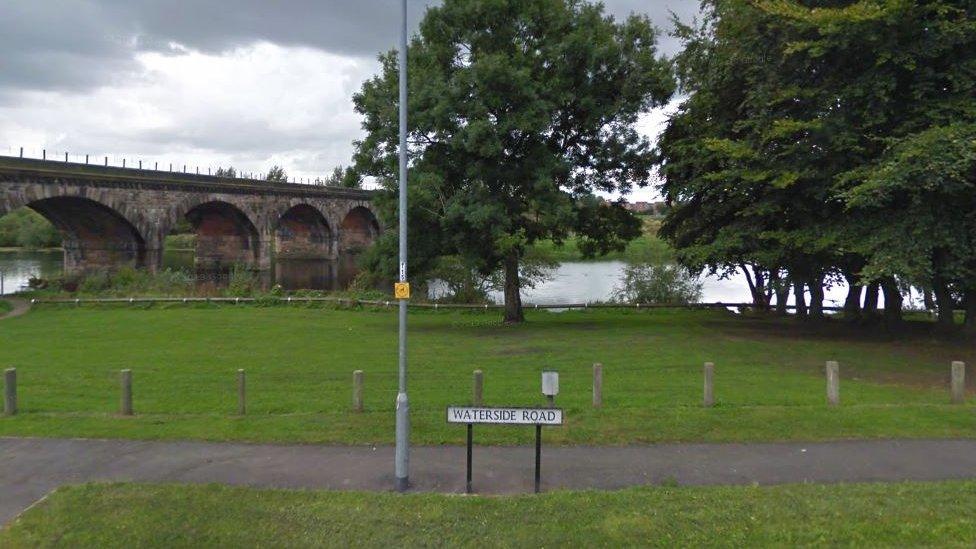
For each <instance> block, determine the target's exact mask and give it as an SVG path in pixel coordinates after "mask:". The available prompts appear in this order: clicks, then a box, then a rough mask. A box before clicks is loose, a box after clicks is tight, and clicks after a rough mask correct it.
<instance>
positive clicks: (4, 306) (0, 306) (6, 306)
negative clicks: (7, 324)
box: [0, 299, 13, 316]
mask: <svg viewBox="0 0 976 549" xmlns="http://www.w3.org/2000/svg"><path fill="white" fill-rule="evenodd" d="M11 309H13V306H12V305H10V302H9V301H4V300H2V299H0V316H3V315H5V314H7V313H9V312H10V310H11Z"/></svg>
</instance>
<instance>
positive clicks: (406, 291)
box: [393, 282, 410, 299]
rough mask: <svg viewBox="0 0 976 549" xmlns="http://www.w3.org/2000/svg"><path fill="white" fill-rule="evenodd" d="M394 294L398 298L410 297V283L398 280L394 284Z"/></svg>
mask: <svg viewBox="0 0 976 549" xmlns="http://www.w3.org/2000/svg"><path fill="white" fill-rule="evenodd" d="M393 296H394V297H396V298H397V299H410V283H409V282H396V283H394V284H393Z"/></svg>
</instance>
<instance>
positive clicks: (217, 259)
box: [161, 196, 270, 271]
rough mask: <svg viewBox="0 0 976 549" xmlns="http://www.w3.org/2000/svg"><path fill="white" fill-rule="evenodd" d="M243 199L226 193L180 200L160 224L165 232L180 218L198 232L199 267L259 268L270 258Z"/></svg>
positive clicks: (253, 217) (251, 213)
mask: <svg viewBox="0 0 976 549" xmlns="http://www.w3.org/2000/svg"><path fill="white" fill-rule="evenodd" d="M249 210H250V208H248V206H247V204H246V203H244V202H243V201H238V200H234V199H233V198H229V197H223V196H200V197H194V198H190V199H187V200H183V201H181V202H180V203H179V204H178V205H177V206H176V207H175V208H174V209H173V210H172V212H171V215H170V216H168V217H169V218H168V219H167V220H166V222H165V223H164V224H163V225H162V226H161V232H162V234H163V236H164V237H165V235H166V234H168V233H169V231H170V230H172V228H173V227H175V226H176V224H177V223H178V221H179V220H180V219H186V220H187V221H189V222H190V225H191V226H192V227H193V230H194V232H195V233H196V249H195V253H194V263H195V265H196V267H197V268H198V269H206V270H217V271H226V270H228V269H230V268H231V267H233V266H235V265H245V266H248V267H252V268H259V267H260V266H261V265H262V264H263V263H264V262H266V261H269V260H270V258H267V257H265V256H266V255H268V254H267V251H266V250H264V249H263V248H264V246H263V245H262V243H263V239H262V237H261V232H260V230H259V229H258V224H257V223H256V222H255V219H256V216H255V215H254V213H253V212H251V211H249Z"/></svg>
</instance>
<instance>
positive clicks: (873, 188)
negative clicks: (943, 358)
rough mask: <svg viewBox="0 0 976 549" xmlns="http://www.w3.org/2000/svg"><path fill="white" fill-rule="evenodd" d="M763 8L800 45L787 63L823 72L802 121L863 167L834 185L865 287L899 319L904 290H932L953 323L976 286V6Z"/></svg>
mask: <svg viewBox="0 0 976 549" xmlns="http://www.w3.org/2000/svg"><path fill="white" fill-rule="evenodd" d="M766 4H767V10H768V11H769V13H771V14H774V15H776V16H778V17H780V18H781V19H782V20H783V21H785V22H786V23H787V25H788V29H789V30H788V32H789V33H790V34H791V35H792V36H793V37H794V38H793V40H792V42H791V44H790V45H789V52H790V55H791V56H792V57H793V58H794V59H797V60H798V61H799V62H801V63H804V64H806V65H808V66H815V67H817V85H818V87H819V88H820V90H821V93H820V97H821V102H820V105H819V108H818V109H817V110H816V111H814V112H813V113H808V114H807V115H806V118H807V119H811V118H813V117H814V116H816V117H818V118H819V119H820V120H823V121H824V123H825V126H827V127H829V128H830V130H831V136H832V145H834V146H833V147H831V154H835V153H836V150H837V149H840V150H841V151H847V153H848V157H849V158H853V159H855V160H856V162H852V163H849V164H848V165H847V166H846V168H847V169H846V170H845V171H844V172H843V173H840V174H839V175H838V177H836V179H835V183H836V186H835V189H834V191H835V192H834V195H835V196H836V197H837V198H838V199H839V201H840V202H842V203H844V204H845V207H846V209H845V211H844V212H843V214H842V215H841V216H838V221H840V222H839V223H837V226H838V227H839V229H840V231H841V234H842V235H843V237H842V238H841V241H842V242H843V243H844V245H845V247H846V248H847V249H848V250H850V251H852V252H853V253H854V255H856V256H859V257H860V258H861V263H860V265H859V267H860V270H861V273H859V278H860V279H863V280H867V281H877V282H879V283H880V285H881V288H882V289H883V290H884V292H885V303H886V307H885V310H886V316H888V317H889V318H897V317H898V312H899V311H898V307H896V306H895V305H899V304H900V301H901V293H900V289H899V288H900V286H907V285H909V284H911V285H916V286H920V287H922V288H923V289H926V290H929V289H931V290H932V291H933V293H934V294H935V297H936V304H937V306H938V309H939V319H940V322H941V323H942V324H944V325H947V326H948V325H952V324H953V313H952V311H953V309H954V308H955V307H956V305H957V304H958V303H959V302H960V301H962V300H964V299H965V295H966V294H967V293H968V292H969V290H968V289H969V288H972V287H973V286H976V281H974V280H973V275H974V273H973V272H971V271H969V270H968V268H967V267H966V265H967V264H968V263H971V262H972V261H973V260H974V259H976V257H974V255H973V252H974V251H976V250H974V249H973V248H972V246H971V244H970V239H971V238H972V235H971V231H972V226H971V225H970V224H969V220H970V219H971V217H972V216H973V215H974V214H976V210H974V204H973V199H972V196H973V195H972V190H973V184H974V183H976V181H974V179H976V174H974V172H973V165H972V152H973V141H972V139H973V133H972V124H973V123H974V122H976V3H973V2H968V1H965V2H964V1H959V0H915V1H897V2H892V1H883V0H861V1H857V2H852V1H847V2H829V3H826V2H824V3H821V4H822V5H821V6H819V7H820V8H821V9H816V10H814V9H811V8H813V7H817V6H812V5H809V3H805V2H795V1H791V2H785V1H777V2H767V3H766ZM899 281H900V283H899ZM967 301H968V300H967ZM899 306H900V305H899ZM974 314H976V311H974ZM973 321H976V319H974V320H973Z"/></svg>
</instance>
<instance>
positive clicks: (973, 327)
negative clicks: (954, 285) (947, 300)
mask: <svg viewBox="0 0 976 549" xmlns="http://www.w3.org/2000/svg"><path fill="white" fill-rule="evenodd" d="M963 301H964V303H965V306H966V320H964V321H963V324H964V326H965V329H966V331H967V332H976V290H966V295H965V297H964V298H963Z"/></svg>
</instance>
